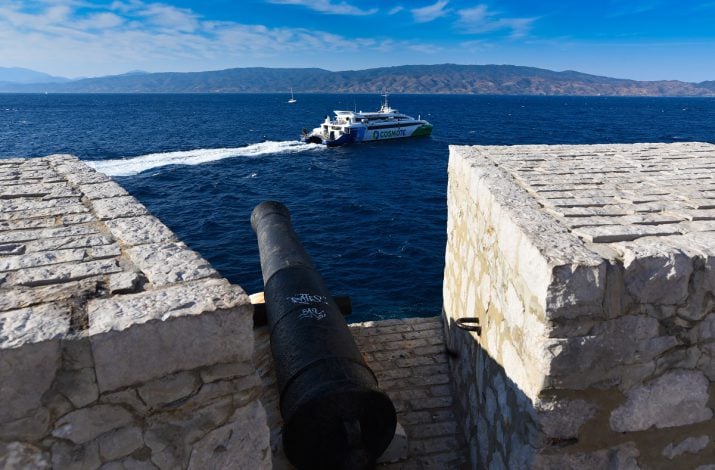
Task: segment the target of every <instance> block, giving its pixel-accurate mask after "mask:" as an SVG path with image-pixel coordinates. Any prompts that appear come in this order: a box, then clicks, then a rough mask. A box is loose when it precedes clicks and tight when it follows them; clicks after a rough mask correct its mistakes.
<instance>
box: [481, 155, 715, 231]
mask: <svg viewBox="0 0 715 470" xmlns="http://www.w3.org/2000/svg"><path fill="white" fill-rule="evenodd" d="M488 158H489V159H490V160H491V161H492V162H494V163H495V164H496V165H498V166H499V167H501V168H503V169H505V170H506V171H507V172H509V173H510V174H511V175H512V176H514V178H516V180H517V181H518V182H519V183H520V184H521V186H522V187H523V188H524V189H526V190H527V191H528V192H529V193H531V194H532V195H533V196H534V198H535V199H536V200H537V201H538V202H539V203H540V204H541V205H542V206H543V208H544V209H545V211H546V212H547V213H549V214H551V215H553V216H554V217H555V218H557V220H559V221H560V222H561V223H563V224H564V225H565V226H566V227H568V228H569V229H570V230H571V231H572V233H574V234H575V235H577V236H578V237H580V238H581V239H582V240H583V241H584V242H587V243H614V242H626V241H631V240H635V239H637V238H642V237H667V236H670V235H685V234H693V235H691V238H701V237H702V236H713V235H712V234H704V235H698V234H702V233H703V232H713V231H715V146H714V145H713V144H705V143H702V144H701V143H692V142H688V143H675V144H623V145H612V144H609V145H587V146H586V145H584V146H570V145H562V146H559V145H550V146H519V147H489V157H488ZM660 240H661V241H663V242H664V243H667V242H668V240H669V239H668V238H660Z"/></svg>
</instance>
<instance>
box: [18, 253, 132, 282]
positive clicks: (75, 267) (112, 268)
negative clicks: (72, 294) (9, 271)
mask: <svg viewBox="0 0 715 470" xmlns="http://www.w3.org/2000/svg"><path fill="white" fill-rule="evenodd" d="M121 271H122V268H121V267H120V266H119V263H118V262H117V261H116V260H114V259H102V260H96V261H86V262H82V263H72V262H70V263H62V264H56V265H52V266H40V267H37V268H27V269H23V270H22V271H19V272H17V273H16V274H14V275H13V276H12V280H11V281H10V284H11V285H18V286H29V287H32V286H43V285H48V284H58V283H64V282H71V281H79V280H81V279H86V278H88V277H93V276H103V275H107V274H112V273H118V272H121Z"/></svg>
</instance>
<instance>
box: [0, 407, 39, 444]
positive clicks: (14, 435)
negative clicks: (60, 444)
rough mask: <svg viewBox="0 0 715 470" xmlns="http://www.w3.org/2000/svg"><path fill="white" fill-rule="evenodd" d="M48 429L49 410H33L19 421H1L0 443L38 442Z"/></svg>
mask: <svg viewBox="0 0 715 470" xmlns="http://www.w3.org/2000/svg"><path fill="white" fill-rule="evenodd" d="M6 405H7V404H6ZM49 429H50V410H49V409H47V408H44V407H42V408H35V409H34V410H31V411H29V412H27V414H26V415H25V416H24V417H23V418H20V419H16V420H13V421H7V420H5V421H2V426H0V441H14V440H19V441H24V442H38V441H40V440H41V439H42V438H43V437H45V436H46V435H47V434H48V431H49Z"/></svg>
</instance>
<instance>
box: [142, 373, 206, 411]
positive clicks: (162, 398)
mask: <svg viewBox="0 0 715 470" xmlns="http://www.w3.org/2000/svg"><path fill="white" fill-rule="evenodd" d="M199 384H200V382H199V379H198V378H197V377H196V375H195V374H193V373H191V372H179V373H177V374H172V375H170V376H168V377H162V378H159V379H155V380H152V381H151V382H149V383H146V384H144V385H142V386H140V387H139V388H138V389H137V392H139V397H140V398H141V399H142V401H143V402H144V403H146V404H147V406H149V407H151V408H157V407H160V406H161V405H165V404H167V403H171V402H173V401H176V400H179V399H181V398H185V397H187V396H189V395H191V394H193V393H194V392H196V390H198V388H199Z"/></svg>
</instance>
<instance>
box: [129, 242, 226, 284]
mask: <svg viewBox="0 0 715 470" xmlns="http://www.w3.org/2000/svg"><path fill="white" fill-rule="evenodd" d="M127 254H128V255H129V259H131V260H132V262H133V263H134V264H135V265H136V266H137V267H138V268H139V269H141V271H142V272H143V273H144V275H146V277H147V279H149V282H151V283H152V284H153V285H155V286H157V287H160V286H165V285H168V284H174V283H176V282H181V281H195V280H196V279H202V278H205V277H216V276H218V273H217V272H216V270H215V269H213V268H212V267H211V265H210V264H209V262H208V261H206V260H205V259H203V258H202V257H201V256H199V255H198V254H197V253H196V252H195V251H192V250H189V249H188V248H187V247H186V245H184V244H183V243H153V244H150V245H139V246H135V247H133V248H130V249H129V250H127Z"/></svg>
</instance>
